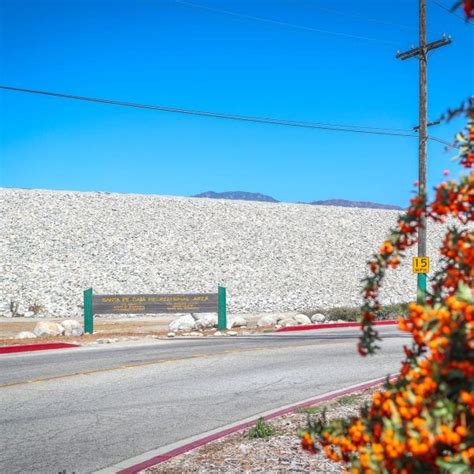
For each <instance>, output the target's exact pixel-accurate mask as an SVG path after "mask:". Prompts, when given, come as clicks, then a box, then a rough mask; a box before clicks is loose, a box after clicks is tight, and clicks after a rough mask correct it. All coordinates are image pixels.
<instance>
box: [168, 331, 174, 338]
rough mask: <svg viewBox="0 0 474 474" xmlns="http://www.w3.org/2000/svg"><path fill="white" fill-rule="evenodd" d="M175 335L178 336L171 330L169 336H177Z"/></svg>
mask: <svg viewBox="0 0 474 474" xmlns="http://www.w3.org/2000/svg"><path fill="white" fill-rule="evenodd" d="M175 336H176V334H175V333H174V332H169V333H168V337H175Z"/></svg>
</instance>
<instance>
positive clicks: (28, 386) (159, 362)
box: [0, 327, 407, 474]
mask: <svg viewBox="0 0 474 474" xmlns="http://www.w3.org/2000/svg"><path fill="white" fill-rule="evenodd" d="M381 332H382V333H383V334H384V342H383V350H382V352H381V353H380V354H379V355H377V356H375V357H369V358H361V357H359V356H358V355H357V353H356V350H355V345H356V339H357V335H358V331H357V330H348V329H343V330H342V329H336V330H325V331H314V332H304V333H303V332H302V333H280V334H271V335H263V336H248V337H240V336H239V337H234V338H206V339H192V340H191V339H175V340H166V341H155V342H150V343H149V344H148V343H147V344H143V343H141V344H140V343H134V344H128V345H124V344H122V345H118V344H117V345H111V346H100V347H85V348H78V349H66V350H58V351H48V352H43V353H39V352H36V353H22V354H16V355H13V354H12V355H2V356H0V406H1V411H0V424H1V425H0V426H1V429H0V446H1V449H0V472H1V473H5V474H9V473H17V472H18V473H20V472H21V473H43V472H44V473H56V472H60V471H64V470H66V472H67V473H68V474H70V473H72V472H73V471H74V472H76V474H78V473H83V472H94V471H96V470H99V469H102V468H105V467H107V466H111V465H114V464H116V463H118V462H120V461H123V460H125V459H128V458H131V457H134V456H137V455H139V454H141V453H143V452H146V451H150V450H152V449H155V448H158V447H160V446H164V445H168V444H170V443H173V442H176V441H179V440H181V439H184V438H187V437H190V436H193V435H197V434H199V433H202V432H204V431H208V430H211V429H215V428H218V427H220V426H223V425H226V424H228V423H232V422H235V421H238V420H241V419H243V418H247V417H249V416H252V415H255V414H257V413H260V412H263V411H267V410H270V409H274V408H278V407H280V406H282V405H287V404H290V403H294V402H297V401H299V400H302V399H307V398H310V397H313V396H316V395H319V394H322V393H325V392H329V391H331V390H335V389H338V388H343V387H346V386H350V385H353V384H356V383H359V382H363V381H366V380H369V379H373V378H377V377H381V376H384V375H386V374H387V373H393V372H396V371H397V370H398V368H399V364H400V359H401V357H402V350H401V347H402V345H403V344H404V343H407V339H406V338H405V337H404V336H403V335H402V334H400V333H398V332H397V331H396V330H395V329H394V328H389V327H386V328H383V329H382V330H381Z"/></svg>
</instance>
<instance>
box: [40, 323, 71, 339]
mask: <svg viewBox="0 0 474 474" xmlns="http://www.w3.org/2000/svg"><path fill="white" fill-rule="evenodd" d="M33 332H34V333H35V335H36V336H38V337H41V336H60V335H61V334H63V333H64V328H63V327H62V326H61V325H60V324H58V323H55V322H53V321H41V322H39V323H38V324H37V325H36V326H35V328H34V329H33Z"/></svg>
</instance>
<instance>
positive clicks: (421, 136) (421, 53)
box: [396, 0, 451, 304]
mask: <svg viewBox="0 0 474 474" xmlns="http://www.w3.org/2000/svg"><path fill="white" fill-rule="evenodd" d="M449 43H451V38H450V37H445V36H443V38H442V39H440V40H437V41H433V42H432V43H428V44H427V43H426V0H419V45H418V47H417V48H412V49H410V50H408V51H406V52H404V53H400V52H399V53H397V56H396V57H397V58H398V59H401V60H402V61H403V60H405V59H409V58H412V57H415V56H417V57H418V60H419V66H420V67H419V84H418V86H419V103H418V115H419V118H418V120H419V121H418V127H417V129H418V185H419V188H418V192H419V194H420V195H426V191H427V186H426V148H427V147H426V145H427V140H428V126H427V112H428V107H427V78H426V70H427V59H428V52H429V51H431V50H433V49H436V48H440V47H441V46H445V45H447V44H449ZM420 224H421V227H420V229H419V230H418V257H426V218H425V216H424V215H423V217H422V218H421V222H420ZM417 276H418V282H417V289H418V291H417V301H418V303H419V304H423V303H424V302H425V298H426V273H418V275H417Z"/></svg>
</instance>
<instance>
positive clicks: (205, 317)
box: [195, 313, 217, 329]
mask: <svg viewBox="0 0 474 474" xmlns="http://www.w3.org/2000/svg"><path fill="white" fill-rule="evenodd" d="M195 317H196V318H197V321H196V326H195V328H196V329H210V328H213V327H215V326H217V314H216V313H199V314H196V315H195Z"/></svg>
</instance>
